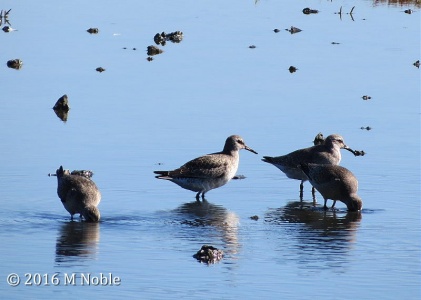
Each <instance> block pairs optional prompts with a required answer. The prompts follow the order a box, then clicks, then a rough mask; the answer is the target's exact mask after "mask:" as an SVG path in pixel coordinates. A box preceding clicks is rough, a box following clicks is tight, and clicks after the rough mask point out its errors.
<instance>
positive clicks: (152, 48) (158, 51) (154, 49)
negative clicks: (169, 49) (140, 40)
mask: <svg viewBox="0 0 421 300" xmlns="http://www.w3.org/2000/svg"><path fill="white" fill-rule="evenodd" d="M162 52H164V51H163V50H161V49H159V48H158V47H156V46H148V55H149V56H153V55H157V54H161V53H162Z"/></svg>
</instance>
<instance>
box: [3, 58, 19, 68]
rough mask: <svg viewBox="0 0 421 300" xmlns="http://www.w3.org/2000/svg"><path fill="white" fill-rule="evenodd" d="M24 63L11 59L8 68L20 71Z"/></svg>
mask: <svg viewBox="0 0 421 300" xmlns="http://www.w3.org/2000/svg"><path fill="white" fill-rule="evenodd" d="M22 65H23V62H22V61H21V60H20V59H18V58H17V59H11V60H9V61H7V66H8V67H9V68H11V69H16V70H20V69H21V68H22Z"/></svg>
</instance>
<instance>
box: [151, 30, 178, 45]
mask: <svg viewBox="0 0 421 300" xmlns="http://www.w3.org/2000/svg"><path fill="white" fill-rule="evenodd" d="M153 40H154V42H155V44H157V45H161V46H165V44H166V43H167V41H171V42H173V43H180V42H181V41H182V40H183V33H182V32H181V31H174V32H171V33H165V32H161V33H157V34H155V36H154V38H153Z"/></svg>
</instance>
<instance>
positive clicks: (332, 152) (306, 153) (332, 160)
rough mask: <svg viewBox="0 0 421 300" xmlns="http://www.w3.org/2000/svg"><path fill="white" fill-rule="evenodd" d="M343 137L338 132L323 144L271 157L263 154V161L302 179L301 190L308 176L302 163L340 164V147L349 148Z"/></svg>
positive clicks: (287, 174)
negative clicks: (301, 165)
mask: <svg viewBox="0 0 421 300" xmlns="http://www.w3.org/2000/svg"><path fill="white" fill-rule="evenodd" d="M347 148H348V146H346V145H345V143H344V140H343V138H342V137H341V136H340V135H338V134H332V135H329V136H328V137H327V138H326V139H325V142H324V143H323V144H320V145H316V146H312V147H309V148H304V149H299V150H296V151H293V152H291V153H289V154H286V155H282V156H277V157H271V156H263V159H262V160H263V161H264V162H267V163H270V164H272V165H274V166H275V167H277V168H278V169H280V170H281V171H282V172H284V173H285V175H286V176H287V177H288V178H292V179H298V180H301V184H300V191H301V193H302V190H303V182H304V181H306V180H307V176H306V175H305V174H304V173H303V171H302V170H301V169H300V167H299V166H300V164H302V163H304V164H307V163H316V164H331V165H338V164H339V162H340V161H341V152H340V149H347Z"/></svg>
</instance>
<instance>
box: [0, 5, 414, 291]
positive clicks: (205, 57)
mask: <svg viewBox="0 0 421 300" xmlns="http://www.w3.org/2000/svg"><path fill="white" fill-rule="evenodd" d="M413 3H414V1H412V2H411V1H406V2H404V3H403V4H399V3H393V2H389V3H388V2H386V1H351V2H349V1H333V2H331V1H306V2H301V1H298V2H297V1H295V2H291V3H287V2H285V3H284V2H280V3H271V2H268V1H256V2H255V1H248V2H244V1H228V2H227V1H212V2H206V3H196V2H191V1H181V2H180V1H178V2H177V3H168V1H158V2H156V1H153V2H145V3H143V2H142V3H138V2H137V1H128V2H125V3H124V5H122V4H121V3H120V2H119V3H117V2H115V3H114V2H112V1H111V2H108V3H106V4H104V3H102V2H101V3H100V2H90V3H86V2H82V1H76V2H75V1H73V2H69V3H61V4H56V3H53V2H51V3H49V2H46V3H44V4H43V5H39V3H35V2H34V3H32V2H30V1H22V2H19V3H16V2H14V1H6V2H4V3H2V7H0V9H1V10H3V12H4V11H8V10H9V9H11V11H10V12H9V14H8V16H7V20H8V22H9V23H10V24H8V23H5V20H3V21H2V22H3V23H2V26H1V27H2V28H3V27H4V26H9V27H11V28H13V29H16V30H3V31H1V32H0V40H1V43H2V53H1V55H0V57H1V61H2V62H3V67H2V69H3V70H2V72H1V73H0V74H1V75H0V78H1V82H2V93H1V96H0V127H1V128H2V135H1V136H2V142H1V143H0V152H1V154H2V155H1V158H0V162H1V166H2V170H1V172H0V178H1V180H0V204H1V207H2V209H1V211H0V240H1V241H2V245H1V247H0V263H1V265H2V267H1V269H0V294H1V295H2V296H3V297H5V298H7V299H23V298H28V297H35V298H40V297H45V296H47V297H55V298H59V297H61V298H69V297H72V298H74V297H83V296H88V297H98V296H100V297H101V298H103V299H112V298H116V297H130V298H133V297H140V298H145V299H162V298H186V299H189V298H190V299H197V298H205V299H206V298H215V299H234V298H235V299H238V298H245V299H256V298H262V297H265V298H269V299H272V298H279V297H283V298H287V299H314V297H323V298H324V299H338V298H344V299H355V298H357V297H358V298H359V299H373V298H381V299H397V298H402V299H418V298H419V297H420V296H421V295H420V288H419V283H420V280H421V278H420V274H421V273H420V269H421V266H420V257H421V255H420V254H421V253H420V238H421V234H420V233H421V232H420V226H419V224H420V198H421V197H420V196H421V195H420V188H419V186H420V155H419V153H420V101H419V96H420V80H419V79H420V73H419V72H420V70H419V68H418V67H417V65H416V61H417V60H419V59H420V57H419V55H420V43H419V37H420V27H419V20H420V13H421V11H420V9H421V8H420V7H419V6H418V5H415V4H413ZM306 7H308V8H310V9H312V10H317V11H318V12H317V13H310V14H305V13H303V9H304V8H306ZM341 7H342V9H341ZM353 7H355V8H354V9H353V10H352V8H353ZM408 9H411V13H408V12H405V10H408ZM351 10H352V14H350V12H351ZM340 11H341V12H342V13H341V14H338V12H340ZM76 13H77V14H76ZM75 14H76V15H75ZM40 16H42V17H40ZM2 19H3V18H2ZM292 27H294V28H298V29H300V30H301V31H299V32H294V33H293V34H291V33H292V32H289V31H286V30H285V29H288V30H291V28H292ZM89 28H97V29H98V32H97V33H88V32H87V29H89ZM274 29H279V31H277V32H275V31H274ZM162 32H166V33H167V34H170V33H174V32H182V34H183V38H182V40H181V41H180V42H178V43H174V42H172V41H171V40H167V39H165V40H166V43H159V44H156V43H155V41H154V37H155V36H156V34H157V33H159V34H161V33H162ZM161 37H162V35H161ZM165 37H167V35H165ZM159 41H160V42H162V41H163V39H160V40H159ZM152 45H154V47H157V48H159V49H161V50H163V52H161V53H159V55H154V56H149V55H148V53H147V48H148V46H152ZM251 45H253V46H254V47H250V46H251ZM148 57H149V58H151V57H152V58H153V59H149V60H148ZM16 59H18V60H19V62H21V63H18V66H19V68H10V67H8V64H7V62H8V61H10V60H16ZM291 66H293V67H294V68H295V69H296V70H295V71H294V72H292V73H291V72H290V67H291ZM99 67H101V68H102V69H104V70H106V71H105V72H99V71H96V69H97V68H99ZM63 95H66V96H67V97H66V100H67V105H68V108H69V109H68V110H67V111H66V114H65V117H64V115H62V114H57V115H56V113H55V110H53V109H52V108H53V106H55V103H56V101H57V99H59V98H60V97H62V96H63ZM364 96H366V99H364V98H363V97H364ZM368 128H370V129H368ZM319 132H322V133H323V134H324V136H327V135H329V134H332V133H338V134H341V135H342V136H343V137H344V139H345V142H346V144H347V145H348V146H350V147H352V148H353V149H355V150H363V151H364V153H365V155H364V156H354V155H353V154H352V153H350V152H347V151H342V161H341V165H342V166H344V167H346V168H347V169H349V170H351V171H352V172H353V173H354V174H355V176H356V177H357V178H358V181H359V195H360V196H361V198H362V199H363V202H364V205H363V210H362V212H361V213H348V212H347V211H346V206H345V205H344V204H343V203H339V202H338V203H337V204H336V210H335V211H332V210H328V211H324V210H323V209H322V205H323V198H322V197H321V196H320V194H318V193H316V200H317V203H316V204H314V203H313V199H312V196H311V186H310V184H309V183H308V182H306V183H305V184H304V193H303V201H300V197H299V181H297V180H292V179H288V178H287V177H286V176H285V175H284V174H283V173H281V172H280V171H279V170H278V169H276V168H275V167H273V166H271V165H268V164H266V163H264V162H262V161H261V158H262V157H263V156H265V155H270V156H277V155H282V154H287V153H289V152H291V151H293V150H296V149H300V148H304V147H309V146H311V145H312V144H313V139H314V137H315V136H316V135H317V134H318V133H319ZM231 134H239V135H241V136H242V137H243V138H244V139H245V140H246V141H247V145H249V146H250V147H252V148H253V149H254V150H256V151H257V152H258V153H259V155H254V154H250V153H249V152H247V151H241V153H240V167H239V170H238V175H243V176H244V177H242V176H240V178H242V179H241V180H232V181H231V182H229V183H228V184H227V185H226V186H223V187H221V188H218V189H215V190H211V191H210V192H208V193H207V194H206V198H207V201H205V202H197V201H196V200H195V193H193V192H191V191H188V190H185V189H182V188H180V187H178V186H177V185H175V184H173V183H170V182H166V181H162V180H157V179H155V177H154V174H153V171H155V170H161V169H162V170H171V169H174V168H177V167H179V166H180V165H181V164H182V163H184V162H186V161H188V160H189V159H192V158H194V157H198V156H200V155H203V154H206V153H212V152H217V151H221V150H222V147H223V143H224V141H225V139H226V138H227V137H228V136H229V135H231ZM60 165H63V166H65V167H66V168H69V169H71V170H92V171H93V172H94V176H93V180H94V181H95V183H96V184H97V186H98V188H99V189H100V191H101V194H102V200H101V203H100V204H99V207H98V208H99V209H100V211H101V221H100V222H99V223H85V222H79V221H78V218H75V219H76V222H70V215H69V213H68V212H67V211H66V210H65V209H64V208H63V205H62V203H61V202H60V200H59V198H58V196H57V193H56V188H57V181H56V178H54V177H48V176H47V174H48V173H54V172H55V170H56V169H57V168H58V167H59V166H60ZM203 245H212V246H213V247H216V248H218V249H220V250H222V251H223V257H222V259H221V260H217V261H215V263H210V264H206V263H201V262H199V261H198V260H197V259H195V258H194V257H193V255H194V254H196V253H197V252H198V250H199V249H201V247H202V246H203ZM12 273H16V274H17V275H18V276H19V277H20V284H19V285H18V286H16V287H12V286H11V285H10V284H8V282H7V278H8V275H9V274H12ZM37 274H38V275H37ZM55 274H57V275H55ZM53 276H55V277H53ZM72 276H74V277H72ZM25 283H27V284H25ZM29 284H32V286H30V285H29ZM38 285H39V286H38ZM104 285H106V286H104Z"/></svg>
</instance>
